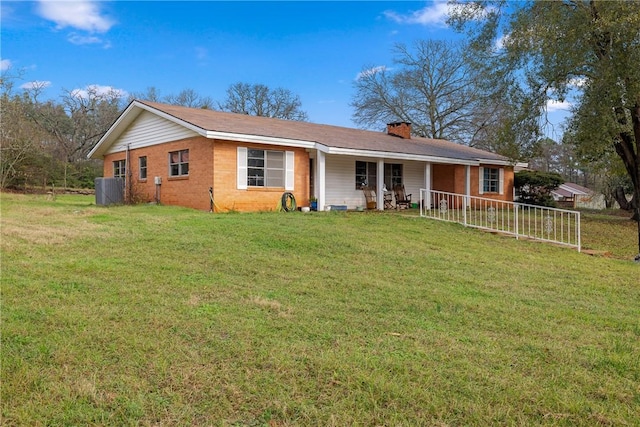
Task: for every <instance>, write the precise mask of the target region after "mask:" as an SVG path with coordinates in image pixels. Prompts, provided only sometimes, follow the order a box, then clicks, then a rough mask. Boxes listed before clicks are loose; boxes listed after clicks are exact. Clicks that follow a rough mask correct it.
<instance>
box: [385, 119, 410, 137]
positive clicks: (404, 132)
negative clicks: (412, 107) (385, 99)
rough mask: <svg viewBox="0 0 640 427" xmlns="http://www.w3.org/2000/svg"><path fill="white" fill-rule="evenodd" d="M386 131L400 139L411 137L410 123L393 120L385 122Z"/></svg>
mask: <svg viewBox="0 0 640 427" xmlns="http://www.w3.org/2000/svg"><path fill="white" fill-rule="evenodd" d="M387 133H388V134H389V135H393V136H399V137H400V138H402V139H411V123H409V122H395V123H389V124H387Z"/></svg>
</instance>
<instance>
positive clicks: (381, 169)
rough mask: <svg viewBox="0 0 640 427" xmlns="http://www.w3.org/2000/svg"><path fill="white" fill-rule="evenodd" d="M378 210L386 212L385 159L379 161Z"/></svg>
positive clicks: (377, 176) (377, 178)
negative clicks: (384, 189)
mask: <svg viewBox="0 0 640 427" xmlns="http://www.w3.org/2000/svg"><path fill="white" fill-rule="evenodd" d="M376 173H377V175H376V181H377V182H376V209H378V210H379V211H383V210H384V191H382V188H383V187H384V159H380V160H378V170H377V171H376Z"/></svg>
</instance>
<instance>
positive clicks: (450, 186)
mask: <svg viewBox="0 0 640 427" xmlns="http://www.w3.org/2000/svg"><path fill="white" fill-rule="evenodd" d="M483 166H486V167H498V166H492V165H483ZM479 172H480V168H479V167H478V166H472V167H471V180H470V181H471V182H470V185H471V189H470V190H471V192H470V193H471V195H472V196H481V197H486V198H489V199H496V200H507V201H512V200H513V167H511V166H507V167H504V194H498V193H484V194H480V192H479V185H480V181H479V176H480V175H479ZM431 175H432V187H433V190H436V191H445V192H449V193H457V194H465V184H466V176H465V166H463V165H442V164H434V165H433V166H432V169H431Z"/></svg>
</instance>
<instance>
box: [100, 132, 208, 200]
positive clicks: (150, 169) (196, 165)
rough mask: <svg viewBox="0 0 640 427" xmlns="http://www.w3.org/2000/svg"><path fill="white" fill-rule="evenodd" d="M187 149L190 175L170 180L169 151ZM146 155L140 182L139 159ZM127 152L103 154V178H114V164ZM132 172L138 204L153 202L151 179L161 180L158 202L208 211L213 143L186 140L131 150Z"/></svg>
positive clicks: (128, 166) (154, 187) (153, 190)
mask: <svg viewBox="0 0 640 427" xmlns="http://www.w3.org/2000/svg"><path fill="white" fill-rule="evenodd" d="M187 149H188V150H189V176H185V177H169V152H171V151H178V150H187ZM142 156H147V179H146V180H141V179H140V173H139V160H138V159H139V158H140V157H142ZM125 158H126V153H125V152H121V153H115V154H109V155H106V156H105V158H104V176H105V177H107V176H113V161H114V160H120V159H125ZM129 158H130V162H129V163H130V164H129V165H127V168H131V172H132V175H131V177H132V191H133V193H134V198H135V200H137V201H140V202H151V201H154V200H155V193H156V186H155V183H154V177H156V176H159V177H161V178H162V184H161V185H160V203H162V204H165V205H178V206H185V207H189V208H194V209H203V210H205V209H206V210H208V209H209V187H211V185H212V184H213V177H212V175H211V170H212V165H213V144H212V141H210V140H208V139H206V138H204V137H195V138H188V139H183V140H179V141H174V142H168V143H165V144H159V145H153V146H150V147H144V148H139V149H135V150H131V151H130V153H129Z"/></svg>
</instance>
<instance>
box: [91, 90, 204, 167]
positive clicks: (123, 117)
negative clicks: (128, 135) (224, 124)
mask: <svg viewBox="0 0 640 427" xmlns="http://www.w3.org/2000/svg"><path fill="white" fill-rule="evenodd" d="M142 111H149V112H151V113H153V114H156V115H158V116H160V117H162V118H164V119H167V120H170V121H171V122H173V123H176V124H178V125H180V126H184V127H186V128H187V129H190V130H192V131H194V132H196V133H197V134H199V135H202V136H206V134H207V132H206V131H205V130H204V129H202V128H201V127H199V126H195V125H193V124H191V123H189V122H187V121H184V120H182V119H179V118H177V117H175V116H172V115H171V114H167V113H165V112H164V111H162V110H158V109H157V108H154V107H151V106H149V105H146V104H144V103H142V102H140V101H137V100H133V101H131V103H130V104H129V105H128V106H127V108H125V109H124V111H123V112H122V113H121V114H120V116H119V117H118V118H117V119H116V121H115V122H114V123H113V124H112V125H111V127H110V128H109V129H108V130H107V132H105V134H104V135H103V136H102V138H100V140H99V141H98V143H97V144H96V145H95V147H93V149H92V150H91V151H89V154H87V158H89V159H98V158H101V157H103V156H104V154H105V152H106V151H107V150H108V149H109V147H110V146H111V144H112V143H113V142H114V141H115V140H116V139H117V138H118V137H119V136H120V135H121V134H122V132H124V131H125V130H126V129H127V127H129V125H130V124H131V123H133V121H134V120H135V119H136V117H138V116H139V115H140V113H141V112H142Z"/></svg>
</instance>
